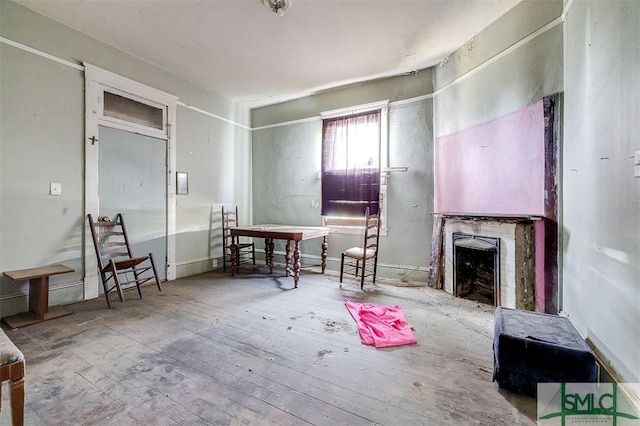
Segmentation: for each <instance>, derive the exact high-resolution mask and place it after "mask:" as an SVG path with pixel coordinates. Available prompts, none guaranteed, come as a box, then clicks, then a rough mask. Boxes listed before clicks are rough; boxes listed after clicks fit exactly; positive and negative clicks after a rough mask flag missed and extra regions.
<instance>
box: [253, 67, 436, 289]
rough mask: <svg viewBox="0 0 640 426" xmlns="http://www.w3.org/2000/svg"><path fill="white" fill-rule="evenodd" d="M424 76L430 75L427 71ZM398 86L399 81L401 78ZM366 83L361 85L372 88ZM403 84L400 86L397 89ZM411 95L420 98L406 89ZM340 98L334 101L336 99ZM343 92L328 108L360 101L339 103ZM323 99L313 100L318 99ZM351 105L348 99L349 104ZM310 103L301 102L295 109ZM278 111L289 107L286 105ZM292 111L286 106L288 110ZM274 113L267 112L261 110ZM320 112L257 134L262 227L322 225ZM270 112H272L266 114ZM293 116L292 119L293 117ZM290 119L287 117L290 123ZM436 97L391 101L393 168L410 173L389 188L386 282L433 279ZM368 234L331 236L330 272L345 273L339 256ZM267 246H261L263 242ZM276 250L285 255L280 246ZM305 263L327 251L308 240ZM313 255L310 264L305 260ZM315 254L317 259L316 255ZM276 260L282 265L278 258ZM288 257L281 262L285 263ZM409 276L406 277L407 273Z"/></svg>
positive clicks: (382, 264) (257, 208)
mask: <svg viewBox="0 0 640 426" xmlns="http://www.w3.org/2000/svg"><path fill="white" fill-rule="evenodd" d="M425 74H429V75H430V73H429V72H428V71H425ZM396 82H398V80H396ZM365 86H366V85H362V86H361V87H362V88H363V89H365ZM401 87H402V86H401V85H400V84H398V85H397V86H396V88H395V89H396V90H397V89H398V88H401ZM364 92H365V93H367V95H368V96H370V97H366V98H365V99H362V98H360V100H361V101H360V103H369V102H373V101H376V100H378V101H379V100H382V99H387V96H388V95H389V93H388V92H387V93H381V92H376V90H375V89H372V88H368V89H367V90H365V91H364ZM405 93H406V94H407V95H413V96H415V95H417V94H416V93H412V92H410V91H409V92H408V93H407V92H405ZM334 96H335V98H334ZM342 96H343V94H342V93H341V92H340V91H332V92H331V93H329V94H325V95H323V96H320V98H322V100H323V104H327V105H328V104H331V105H333V108H339V107H348V106H354V105H357V104H358V101H357V100H356V99H355V98H347V99H352V100H353V102H354V103H353V104H346V103H340V101H339V100H336V98H337V99H342ZM315 98H316V99H310V102H314V103H315V101H316V100H317V97H315ZM343 102H344V101H343ZM301 103H303V102H302V101H301V100H298V101H296V104H298V105H299V104H301ZM274 108H277V109H283V108H282V105H278V106H276V107H274ZM284 110H286V108H284ZM264 112H267V113H268V112H270V111H268V108H264V109H263V111H261V113H264ZM319 112H320V111H315V114H316V116H315V117H313V118H311V119H310V120H304V121H301V122H297V123H289V124H284V125H276V126H274V127H268V128H263V129H257V130H254V132H253V177H254V179H253V206H254V222H255V223H294V224H299V225H315V226H318V225H321V224H322V218H321V215H320V205H321V201H322V198H321V185H320V179H319V178H318V175H319V172H320V166H321V150H322V140H321V131H322V120H321V119H320V117H319V115H317V114H319ZM265 115H268V114H265ZM287 118H290V117H289V116H287ZM283 121H284V122H287V121H288V120H287V119H285V120H283ZM431 122H432V102H431V99H416V100H411V101H409V102H407V103H396V104H394V103H392V104H391V106H390V108H389V164H390V166H406V167H408V168H409V171H408V172H405V173H393V174H392V175H391V176H390V177H389V183H388V189H387V200H386V202H387V205H388V221H387V226H388V228H389V230H388V234H387V235H386V236H382V237H380V252H379V260H378V273H379V276H381V277H387V278H395V279H405V280H407V281H426V275H425V271H426V268H427V266H428V264H429V250H430V247H431V231H432V226H433V225H432V223H433V222H432V215H431V212H432V211H433V173H432V166H433V144H432V140H433V137H432V134H431ZM361 238H362V237H361V236H356V235H338V234H332V235H330V236H329V259H328V268H329V269H332V270H334V271H337V270H338V269H339V258H340V253H341V252H342V251H343V250H344V249H345V248H347V247H351V246H355V245H360V244H362V241H361V240H360V239H361ZM258 246H259V247H260V248H262V244H259V245H258ZM276 250H280V251H282V250H283V247H282V246H281V245H277V246H276ZM301 250H302V253H303V259H302V263H303V264H318V263H319V261H318V260H317V259H318V257H319V255H320V246H319V244H318V242H317V241H314V240H311V241H309V242H306V241H305V242H303V245H302V249H301ZM309 255H311V256H312V257H311V259H307V258H305V256H309ZM314 256H315V257H314ZM276 260H279V259H278V258H276ZM280 260H281V259H280ZM400 274H402V275H400Z"/></svg>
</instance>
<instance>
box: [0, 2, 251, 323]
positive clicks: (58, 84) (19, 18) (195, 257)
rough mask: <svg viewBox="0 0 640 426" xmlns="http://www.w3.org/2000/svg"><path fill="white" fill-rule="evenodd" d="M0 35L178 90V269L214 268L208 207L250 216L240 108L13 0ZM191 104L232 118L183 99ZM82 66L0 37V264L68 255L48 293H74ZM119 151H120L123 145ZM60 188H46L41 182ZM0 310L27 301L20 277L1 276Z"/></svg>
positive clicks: (78, 259) (54, 297) (2, 9)
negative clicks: (53, 191) (57, 191)
mask: <svg viewBox="0 0 640 426" xmlns="http://www.w3.org/2000/svg"><path fill="white" fill-rule="evenodd" d="M0 36H2V37H3V38H4V39H6V40H9V41H12V42H16V43H20V44H21V45H25V46H28V47H30V48H33V49H36V50H37V51H40V52H42V53H44V54H48V55H52V56H53V57H55V58H60V59H63V60H65V61H69V62H70V63H71V64H75V65H76V66H80V65H81V63H82V62H83V61H86V62H89V63H92V64H94V65H96V66H99V67H102V68H104V69H106V70H109V71H112V72H115V73H117V74H120V75H122V76H123V77H127V78H130V79H132V80H136V81H139V82H140V83H143V84H146V85H149V86H152V87H155V88H157V89H159V90H163V91H165V92H168V93H171V94H173V95H176V96H178V97H179V100H180V101H181V102H184V104H181V105H180V106H179V107H178V111H177V125H176V127H177V129H176V136H177V137H176V139H177V141H176V147H177V151H178V152H177V153H176V165H177V168H178V170H180V171H186V172H188V173H189V195H185V196H180V197H179V198H178V201H177V214H176V217H175V218H169V220H175V221H176V223H177V235H176V252H177V258H176V262H177V263H178V268H177V273H178V276H184V275H189V274H191V273H196V272H202V271H203V270H208V269H211V268H212V264H213V261H212V258H216V256H218V255H221V254H222V251H221V248H219V247H217V243H216V241H215V240H213V241H212V240H211V239H212V238H216V237H218V233H217V230H216V229H213V228H212V227H213V226H215V224H213V225H212V216H211V214H210V213H211V211H212V210H213V209H215V208H218V209H219V206H220V205H221V204H229V205H233V204H239V205H240V206H241V211H242V212H243V213H242V214H243V216H244V220H246V221H248V220H249V218H250V217H251V205H250V203H251V195H250V194H251V134H250V131H249V130H247V128H246V127H243V126H242V124H243V123H244V124H246V123H248V121H249V115H248V111H246V110H242V109H239V108H238V107H237V105H235V104H234V103H232V102H230V101H229V100H226V99H224V98H221V97H219V96H217V95H215V94H213V93H210V92H207V91H206V90H204V89H202V88H200V87H197V86H195V85H193V84H191V83H189V82H187V81H185V80H182V79H180V78H178V77H176V76H173V75H171V74H169V73H167V72H165V71H163V70H161V69H159V68H156V67H153V66H151V65H150V64H148V63H145V62H142V61H140V60H139V59H136V58H134V57H131V56H129V55H127V54H125V53H123V52H120V51H118V50H116V49H114V48H112V47H110V46H107V45H105V44H103V43H101V42H98V41H96V40H94V39H91V38H89V37H87V36H85V35H83V34H81V33H78V32H76V31H74V30H71V29H70V28H68V27H65V26H63V25H60V24H58V23H56V22H54V21H52V20H49V19H47V18H45V17H43V16H41V15H39V14H37V13H34V12H32V11H30V10H28V9H26V8H24V7H22V6H20V5H17V4H15V3H12V2H8V1H2V2H0ZM185 104H188V105H193V106H195V107H198V108H200V109H201V110H204V111H206V112H208V113H211V114H215V115H219V116H222V117H225V118H226V119H228V120H232V121H234V122H235V123H238V124H231V123H228V122H225V121H222V120H219V119H216V118H215V117H212V116H211V115H206V114H203V113H201V112H197V111H194V110H193V109H189V108H187V107H185V106H184V105H185ZM84 144H85V141H84V73H83V71H82V69H77V67H73V66H70V65H69V64H67V63H60V62H57V61H55V60H52V59H50V58H46V57H43V56H39V55H37V54H34V53H32V52H30V51H28V50H25V49H23V48H20V47H16V46H14V45H11V44H10V43H8V42H0V236H1V238H0V271H7V270H14V269H22V268H28V267H36V266H43V265H46V264H51V263H64V264H66V265H68V266H70V267H72V268H74V269H75V270H76V272H74V273H72V274H65V275H60V276H56V277H52V278H51V285H50V299H49V300H50V304H51V305H58V304H65V303H69V302H74V301H78V300H82V299H83V298H84V288H83V282H82V279H83V276H84V271H83V259H82V258H83V254H84V252H85V250H93V247H85V246H83V243H84V241H85V232H86V229H85V226H86V217H85V212H84ZM123 155H126V152H125V153H123ZM50 182H56V183H61V184H62V195H60V196H52V195H49V183H50ZM0 280H2V281H1V283H0V284H1V285H0V317H4V316H8V315H12V314H14V313H18V312H23V311H25V310H27V306H28V298H27V295H28V284H27V283H12V282H11V281H9V280H8V279H7V278H5V277H0Z"/></svg>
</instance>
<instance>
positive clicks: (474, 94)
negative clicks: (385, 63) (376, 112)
mask: <svg viewBox="0 0 640 426" xmlns="http://www.w3.org/2000/svg"><path fill="white" fill-rule="evenodd" d="M561 14H562V1H561V0H524V1H523V2H522V3H519V4H518V5H517V6H515V7H514V8H513V9H511V10H510V11H509V12H507V13H506V14H505V15H504V16H503V17H502V18H500V19H499V20H497V21H496V22H494V23H493V24H492V25H490V26H489V27H487V28H486V29H484V30H483V31H481V32H480V33H479V34H478V35H476V36H475V37H474V38H473V39H472V40H470V41H469V42H468V43H467V44H466V45H465V46H463V47H461V48H460V49H458V50H457V51H455V52H453V53H452V54H451V55H449V57H448V59H447V60H446V63H443V64H442V65H441V66H437V67H435V68H434V69H435V71H434V82H435V83H434V85H435V89H436V91H437V92H436V93H437V95H436V97H435V101H434V109H435V118H434V133H435V137H441V136H445V135H450V134H453V133H456V132H459V131H461V130H464V129H467V128H469V127H472V126H475V125H477V124H481V123H485V122H487V121H490V120H493V119H495V118H498V117H502V116H505V115H507V114H509V113H512V112H514V111H518V110H520V109H522V108H525V107H527V106H529V105H532V104H534V103H536V102H537V101H539V100H540V99H542V98H543V97H544V96H547V95H552V94H554V93H559V92H561V91H562V25H561V23H560V15H561ZM554 22H555V25H554ZM547 26H548V29H546V27H547ZM539 30H540V34H539V35H537V36H535V37H531V38H529V35H531V34H535V33H536V32H537V31H539Z"/></svg>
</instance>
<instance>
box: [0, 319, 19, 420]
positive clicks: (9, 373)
mask: <svg viewBox="0 0 640 426" xmlns="http://www.w3.org/2000/svg"><path fill="white" fill-rule="evenodd" d="M24 377H25V364H24V355H23V354H22V352H20V349H18V348H17V347H16V345H15V344H14V343H13V342H12V341H11V340H10V339H9V338H8V337H7V335H6V334H5V333H4V331H2V329H0V410H2V385H3V383H4V382H5V381H7V380H8V381H9V387H10V389H11V424H13V425H14V426H16V425H23V424H24V382H25V379H24Z"/></svg>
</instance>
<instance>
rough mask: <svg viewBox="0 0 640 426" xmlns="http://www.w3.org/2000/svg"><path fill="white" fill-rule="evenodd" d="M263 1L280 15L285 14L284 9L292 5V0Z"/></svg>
mask: <svg viewBox="0 0 640 426" xmlns="http://www.w3.org/2000/svg"><path fill="white" fill-rule="evenodd" d="M262 3H264V5H265V6H267V7H268V8H269V9H271V11H272V12H273V13H276V14H277V15H278V16H282V15H284V11H285V10H287V9H289V6H291V0H262Z"/></svg>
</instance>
